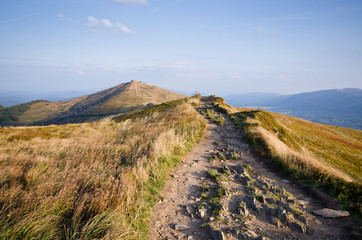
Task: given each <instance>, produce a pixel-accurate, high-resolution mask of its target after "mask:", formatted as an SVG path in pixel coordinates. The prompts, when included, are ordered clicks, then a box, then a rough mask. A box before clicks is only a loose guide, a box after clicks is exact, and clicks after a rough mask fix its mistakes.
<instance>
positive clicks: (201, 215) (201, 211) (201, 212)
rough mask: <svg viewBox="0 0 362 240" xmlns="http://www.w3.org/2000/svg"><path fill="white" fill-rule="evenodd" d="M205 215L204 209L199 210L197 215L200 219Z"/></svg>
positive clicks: (205, 210)
mask: <svg viewBox="0 0 362 240" xmlns="http://www.w3.org/2000/svg"><path fill="white" fill-rule="evenodd" d="M206 213H207V209H205V208H202V209H199V214H200V217H201V218H204V217H205V215H206Z"/></svg>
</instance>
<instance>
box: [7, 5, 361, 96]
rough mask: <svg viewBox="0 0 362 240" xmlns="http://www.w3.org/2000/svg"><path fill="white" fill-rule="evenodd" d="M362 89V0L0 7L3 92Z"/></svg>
mask: <svg viewBox="0 0 362 240" xmlns="http://www.w3.org/2000/svg"><path fill="white" fill-rule="evenodd" d="M131 80H138V81H142V82H145V83H149V84H153V85H157V86H159V87H163V88H166V89H170V90H176V91H179V92H185V93H190V94H192V93H202V94H217V95H220V96H226V95H230V94H238V93H248V92H273V93H280V94H292V93H299V92H307V91H316V90H322V89H334V88H362V1H360V0H349V1H342V0H317V1H316V0H51V1H50V0H1V1H0V91H19V92H20V91H22V92H55V91H88V90H102V89H106V88H110V87H113V86H115V85H118V84H121V83H124V82H129V81H131Z"/></svg>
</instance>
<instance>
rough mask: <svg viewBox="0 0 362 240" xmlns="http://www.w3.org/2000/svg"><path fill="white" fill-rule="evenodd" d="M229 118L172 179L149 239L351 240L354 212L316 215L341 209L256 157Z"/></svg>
mask: <svg viewBox="0 0 362 240" xmlns="http://www.w3.org/2000/svg"><path fill="white" fill-rule="evenodd" d="M203 108H204V109H205V108H210V105H208V103H207V102H203V105H202V106H201V107H200V109H203ZM224 118H225V123H224V124H223V125H216V124H214V123H212V122H210V123H209V126H208V132H207V134H206V137H205V139H204V140H203V141H202V142H201V143H199V144H198V145H197V146H196V147H195V148H194V149H193V151H192V152H190V153H189V154H188V155H187V157H186V158H185V159H183V161H182V163H181V164H180V166H179V167H177V168H176V169H175V170H174V172H173V173H172V174H171V175H170V179H169V181H168V182H167V184H166V186H165V188H164V190H163V192H162V193H161V196H162V200H160V201H159V203H158V204H157V205H156V206H155V208H154V210H153V216H152V220H151V225H150V239H160V240H161V239H162V240H164V239H201V240H202V239H205V240H208V239H210V240H212V239H215V240H218V239H330V240H332V239H350V236H349V235H348V228H349V226H351V219H350V218H349V217H345V216H344V215H348V212H343V211H336V212H332V214H331V215H330V216H325V217H322V216H319V215H317V213H318V211H317V210H320V209H323V208H333V207H335V205H333V204H334V203H333V200H332V199H330V198H329V197H328V196H326V195H323V194H321V193H319V194H316V191H315V190H314V191H311V189H310V188H306V187H303V186H302V185H299V184H298V183H296V182H294V181H293V180H291V179H287V178H286V177H283V175H281V174H280V173H278V172H276V171H275V170H274V169H272V168H271V166H270V163H269V161H268V160H264V159H260V158H258V157H255V156H254V155H253V154H252V153H251V152H250V150H249V146H248V145H247V144H246V143H245V141H244V140H243V133H242V132H240V131H236V130H235V129H234V127H233V125H232V123H231V122H230V121H228V119H227V118H226V117H225V116H224ZM319 212H322V213H323V211H319ZM330 213H331V212H330ZM343 216H344V217H343ZM333 217H334V218H333Z"/></svg>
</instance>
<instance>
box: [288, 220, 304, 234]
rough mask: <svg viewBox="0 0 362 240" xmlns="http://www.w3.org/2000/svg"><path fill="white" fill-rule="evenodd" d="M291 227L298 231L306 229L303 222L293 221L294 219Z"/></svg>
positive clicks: (302, 231)
mask: <svg viewBox="0 0 362 240" xmlns="http://www.w3.org/2000/svg"><path fill="white" fill-rule="evenodd" d="M291 228H292V229H294V230H296V231H298V232H301V233H305V230H306V229H305V226H304V225H303V224H301V223H298V222H295V221H293V222H292V224H291Z"/></svg>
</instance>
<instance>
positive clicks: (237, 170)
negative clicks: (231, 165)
mask: <svg viewBox="0 0 362 240" xmlns="http://www.w3.org/2000/svg"><path fill="white" fill-rule="evenodd" d="M235 171H236V172H237V173H239V174H242V173H245V169H244V167H243V166H242V165H241V164H238V165H236V167H235Z"/></svg>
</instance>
